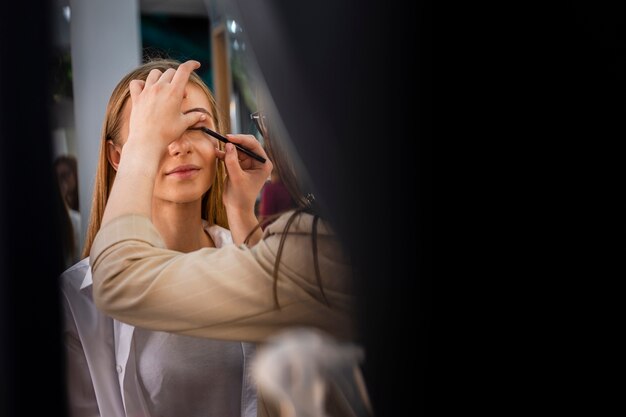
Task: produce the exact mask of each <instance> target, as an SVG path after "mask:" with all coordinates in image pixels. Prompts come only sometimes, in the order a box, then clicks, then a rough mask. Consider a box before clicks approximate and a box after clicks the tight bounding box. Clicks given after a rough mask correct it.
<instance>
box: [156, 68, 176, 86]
mask: <svg viewBox="0 0 626 417" xmlns="http://www.w3.org/2000/svg"><path fill="white" fill-rule="evenodd" d="M174 74H176V69H174V68H168V69H167V70H166V71H165V72H164V73H163V75H161V78H159V82H160V83H169V82H171V81H172V78H174Z"/></svg>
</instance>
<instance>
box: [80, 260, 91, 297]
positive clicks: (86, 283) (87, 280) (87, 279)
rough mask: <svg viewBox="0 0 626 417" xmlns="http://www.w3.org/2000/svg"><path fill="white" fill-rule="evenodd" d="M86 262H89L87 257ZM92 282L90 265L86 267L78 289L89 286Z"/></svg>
mask: <svg viewBox="0 0 626 417" xmlns="http://www.w3.org/2000/svg"><path fill="white" fill-rule="evenodd" d="M87 264H89V259H87ZM92 284H93V281H92V279H91V267H89V268H87V273H86V274H85V278H83V283H82V284H81V286H80V289H81V290H82V289H84V288H87V287H90V286H91V285H92Z"/></svg>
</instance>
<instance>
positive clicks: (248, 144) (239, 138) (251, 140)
mask: <svg viewBox="0 0 626 417" xmlns="http://www.w3.org/2000/svg"><path fill="white" fill-rule="evenodd" d="M226 136H227V137H228V140H230V141H231V142H233V143H236V144H237V145H241V146H243V147H244V148H246V149H248V150H249V151H252V152H254V153H256V154H257V155H260V156H263V157H265V159H267V154H266V153H265V149H263V146H261V144H260V143H259V141H258V140H257V139H256V137H254V136H253V135H234V134H227V135H226Z"/></svg>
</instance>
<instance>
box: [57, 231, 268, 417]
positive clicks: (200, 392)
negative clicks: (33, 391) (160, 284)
mask: <svg viewBox="0 0 626 417" xmlns="http://www.w3.org/2000/svg"><path fill="white" fill-rule="evenodd" d="M206 230H207V232H208V233H209V234H210V235H211V238H212V239H213V241H214V242H215V245H216V246H217V247H221V246H224V245H226V244H232V237H231V235H230V232H229V231H228V230H226V229H224V228H222V227H219V226H211V227H206ZM61 283H62V293H63V304H64V313H65V326H64V335H65V342H66V347H67V353H68V356H67V361H66V363H67V383H68V385H67V386H68V395H69V401H68V403H69V408H70V415H71V416H72V417H90V416H102V417H117V416H119V417H139V416H141V417H148V416H152V417H169V416H187V417H194V416H198V417H200V416H203V417H204V416H220V417H228V416H233V417H234V416H242V417H255V416H256V412H257V411H256V404H257V401H256V388H255V387H254V386H253V384H252V382H251V379H250V375H249V365H250V362H251V359H252V355H253V354H254V345H253V344H251V343H242V342H229V341H220V340H213V339H204V338H194V337H191V336H181V335H175V334H171V333H164V332H154V331H148V330H145V329H139V328H135V327H134V326H131V325H128V324H125V323H122V322H119V321H117V320H114V319H112V318H111V317H108V316H105V315H104V314H102V313H100V311H98V310H97V309H96V306H95V304H94V302H93V298H92V281H91V268H90V267H89V259H88V258H86V259H83V260H82V261H80V262H79V263H77V264H76V265H74V266H73V267H71V268H69V269H68V270H66V271H65V272H64V273H63V274H62V275H61ZM120 387H121V388H120Z"/></svg>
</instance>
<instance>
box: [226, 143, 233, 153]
mask: <svg viewBox="0 0 626 417" xmlns="http://www.w3.org/2000/svg"><path fill="white" fill-rule="evenodd" d="M234 149H235V146H234V145H233V144H232V143H227V144H226V150H227V151H228V152H232V151H233V150H234Z"/></svg>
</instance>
